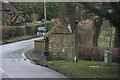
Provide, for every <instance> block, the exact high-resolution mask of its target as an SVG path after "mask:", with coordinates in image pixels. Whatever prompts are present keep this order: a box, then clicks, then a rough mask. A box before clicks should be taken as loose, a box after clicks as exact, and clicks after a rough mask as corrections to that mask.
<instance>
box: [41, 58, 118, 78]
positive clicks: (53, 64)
mask: <svg viewBox="0 0 120 80" xmlns="http://www.w3.org/2000/svg"><path fill="white" fill-rule="evenodd" d="M42 65H44V66H47V67H50V68H52V69H55V70H58V71H60V72H62V73H64V74H66V75H69V76H71V77H73V78H118V77H119V76H118V68H119V66H118V64H117V63H113V65H112V66H109V67H108V66H105V65H104V62H97V61H83V60H81V61H79V62H77V63H73V62H72V61H47V62H44V63H42Z"/></svg>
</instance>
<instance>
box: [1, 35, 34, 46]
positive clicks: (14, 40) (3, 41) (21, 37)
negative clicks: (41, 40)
mask: <svg viewBox="0 0 120 80" xmlns="http://www.w3.org/2000/svg"><path fill="white" fill-rule="evenodd" d="M34 37H36V36H28V35H26V36H19V37H14V38H12V39H9V40H2V41H0V44H8V43H12V42H17V41H21V40H26V39H30V38H34Z"/></svg>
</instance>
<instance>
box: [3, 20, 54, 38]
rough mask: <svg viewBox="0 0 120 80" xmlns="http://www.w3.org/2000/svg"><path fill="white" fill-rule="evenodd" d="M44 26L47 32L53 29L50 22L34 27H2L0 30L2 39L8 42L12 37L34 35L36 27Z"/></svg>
mask: <svg viewBox="0 0 120 80" xmlns="http://www.w3.org/2000/svg"><path fill="white" fill-rule="evenodd" d="M40 26H41V27H42V26H45V27H46V29H47V31H49V30H50V29H51V28H52V27H53V23H52V22H51V21H47V22H42V23H39V24H34V25H27V26H3V27H2V28H1V29H2V39H3V40H8V39H11V38H13V37H19V36H24V35H36V34H37V32H38V31H37V27H40Z"/></svg>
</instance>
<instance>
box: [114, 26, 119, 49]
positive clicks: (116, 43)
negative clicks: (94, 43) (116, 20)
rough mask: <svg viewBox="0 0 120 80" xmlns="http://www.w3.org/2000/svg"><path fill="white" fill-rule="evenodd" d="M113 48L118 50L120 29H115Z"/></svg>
mask: <svg viewBox="0 0 120 80" xmlns="http://www.w3.org/2000/svg"><path fill="white" fill-rule="evenodd" d="M114 48H120V27H115V37H114Z"/></svg>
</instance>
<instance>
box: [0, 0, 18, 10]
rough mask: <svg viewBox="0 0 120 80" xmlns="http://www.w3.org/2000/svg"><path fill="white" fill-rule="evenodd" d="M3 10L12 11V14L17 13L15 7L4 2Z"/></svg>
mask: <svg viewBox="0 0 120 80" xmlns="http://www.w3.org/2000/svg"><path fill="white" fill-rule="evenodd" d="M2 10H3V11H5V10H10V12H17V10H16V9H15V7H14V6H12V5H11V4H10V3H4V2H2Z"/></svg>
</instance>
